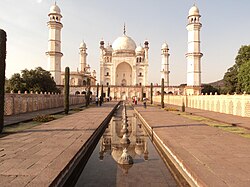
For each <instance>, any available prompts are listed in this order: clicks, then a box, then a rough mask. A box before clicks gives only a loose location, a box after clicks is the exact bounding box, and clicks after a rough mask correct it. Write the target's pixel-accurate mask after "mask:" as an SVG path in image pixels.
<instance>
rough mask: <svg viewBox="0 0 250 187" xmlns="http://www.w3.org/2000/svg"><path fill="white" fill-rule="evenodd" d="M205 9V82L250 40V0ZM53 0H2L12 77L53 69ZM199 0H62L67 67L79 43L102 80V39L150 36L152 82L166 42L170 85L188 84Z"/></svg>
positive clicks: (225, 0) (217, 1) (1, 23)
mask: <svg viewBox="0 0 250 187" xmlns="http://www.w3.org/2000/svg"><path fill="white" fill-rule="evenodd" d="M195 2H196V4H197V6H198V8H199V10H200V14H201V16H202V17H201V23H202V25H203V26H202V29H201V52H202V53H203V54H204V56H203V57H202V82H203V83H207V82H213V81H216V80H218V79H221V78H222V77H223V75H224V73H225V71H226V70H227V69H228V68H229V67H230V66H232V65H233V64H234V59H235V56H236V54H237V51H238V49H239V48H240V46H241V45H248V44H250V21H249V18H250V1H249V0H239V1H237V0H196V1H195ZM53 3H54V1H52V0H0V28H2V29H4V30H5V31H6V32H7V40H8V41H7V69H6V76H7V77H8V78H9V77H10V76H11V75H12V74H14V73H17V72H20V70H23V69H25V68H27V69H33V68H35V67H38V66H41V67H43V68H45V69H48V64H47V57H46V55H45V52H46V51H47V45H48V28H47V21H48V12H49V9H50V6H51V5H52V4H53ZM193 3H194V0H105V1H104V0H57V4H58V6H59V7H60V9H61V13H62V15H63V18H62V23H63V26H64V27H63V29H62V52H63V54H64V56H63V58H62V70H63V69H64V68H65V67H66V66H69V67H70V68H71V70H72V71H75V70H76V69H77V67H78V64H79V54H78V52H79V45H80V43H81V41H82V40H84V41H85V42H86V44H87V48H88V51H87V52H88V57H87V60H88V63H89V64H90V66H91V67H92V69H95V70H97V73H98V80H99V42H100V40H101V39H102V38H103V39H104V41H105V42H106V44H107V43H108V42H109V43H113V41H114V40H115V39H116V38H117V37H119V36H121V35H122V33H123V24H124V22H125V23H126V26H127V35H128V36H130V37H132V38H133V39H134V41H135V42H136V44H137V45H139V44H140V43H141V44H143V43H144V40H145V39H147V40H148V41H149V47H150V49H149V82H153V83H159V82H160V67H161V50H160V49H161V45H162V43H163V42H165V41H166V42H167V43H168V44H169V48H170V71H171V72H170V84H171V85H179V84H181V83H186V59H185V53H186V51H187V30H186V24H187V15H188V11H189V9H190V8H191V7H192V5H193Z"/></svg>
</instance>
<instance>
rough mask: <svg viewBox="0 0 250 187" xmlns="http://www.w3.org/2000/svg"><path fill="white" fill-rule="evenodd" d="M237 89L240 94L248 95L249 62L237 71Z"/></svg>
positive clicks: (249, 92)
mask: <svg viewBox="0 0 250 187" xmlns="http://www.w3.org/2000/svg"><path fill="white" fill-rule="evenodd" d="M237 89H238V90H239V91H240V92H241V93H243V92H246V93H248V94H250V60H249V61H248V62H246V63H244V64H243V65H242V66H241V67H240V69H239V73H238V86H237Z"/></svg>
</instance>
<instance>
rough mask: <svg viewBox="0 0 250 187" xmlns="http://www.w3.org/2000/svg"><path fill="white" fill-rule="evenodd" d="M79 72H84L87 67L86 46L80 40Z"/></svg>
mask: <svg viewBox="0 0 250 187" xmlns="http://www.w3.org/2000/svg"><path fill="white" fill-rule="evenodd" d="M79 49H80V52H79V54H80V72H85V71H86V67H87V55H88V53H87V47H86V43H85V42H82V43H81V44H80V48H79Z"/></svg>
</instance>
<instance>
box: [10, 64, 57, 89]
mask: <svg viewBox="0 0 250 187" xmlns="http://www.w3.org/2000/svg"><path fill="white" fill-rule="evenodd" d="M9 82H10V87H9V88H8V89H10V90H13V91H14V92H18V91H19V90H20V91H21V92H24V91H29V92H30V91H33V92H58V93H59V92H60V90H59V89H58V88H57V87H56V83H55V81H54V80H53V79H52V78H51V74H50V72H49V71H46V70H44V69H42V68H41V67H37V68H36V69H35V70H32V69H31V70H27V69H25V70H22V71H21V75H20V74H19V73H15V74H14V75H13V76H12V77H11V78H10V80H9Z"/></svg>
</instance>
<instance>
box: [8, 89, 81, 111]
mask: <svg viewBox="0 0 250 187" xmlns="http://www.w3.org/2000/svg"><path fill="white" fill-rule="evenodd" d="M84 103H85V95H70V97H69V104H70V105H75V104H84ZM63 106H64V95H61V94H50V93H40V94H38V93H35V94H33V93H30V94H27V93H24V94H21V93H5V106H4V115H15V114H20V113H26V112H33V111H38V110H45V109H49V108H57V107H63Z"/></svg>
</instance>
